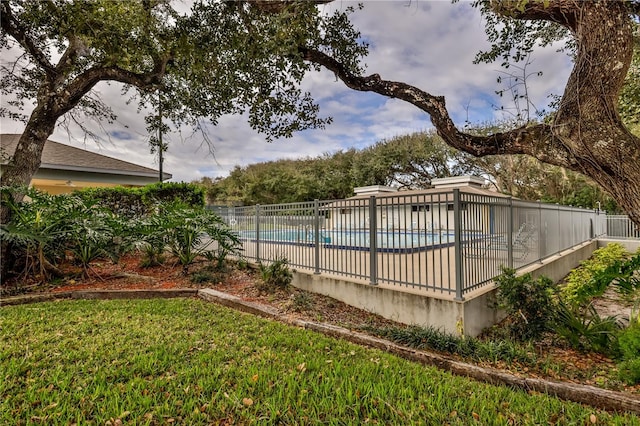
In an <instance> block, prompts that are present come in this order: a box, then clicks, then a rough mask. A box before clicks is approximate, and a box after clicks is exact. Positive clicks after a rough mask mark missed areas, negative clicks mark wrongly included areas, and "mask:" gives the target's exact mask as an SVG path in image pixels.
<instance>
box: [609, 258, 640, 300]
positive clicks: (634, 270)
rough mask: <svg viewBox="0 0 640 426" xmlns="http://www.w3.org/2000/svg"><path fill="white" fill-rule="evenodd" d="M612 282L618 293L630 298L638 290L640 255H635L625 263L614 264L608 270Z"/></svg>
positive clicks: (639, 282)
mask: <svg viewBox="0 0 640 426" xmlns="http://www.w3.org/2000/svg"><path fill="white" fill-rule="evenodd" d="M608 269H611V270H612V271H611V273H612V282H613V285H614V286H615V287H616V289H617V290H618V292H619V293H621V294H622V295H624V296H632V295H633V294H634V293H635V292H636V291H638V289H640V254H636V255H635V256H633V257H632V258H631V259H629V260H627V261H626V262H616V263H615V264H614V265H612V266H611V267H610V268H608Z"/></svg>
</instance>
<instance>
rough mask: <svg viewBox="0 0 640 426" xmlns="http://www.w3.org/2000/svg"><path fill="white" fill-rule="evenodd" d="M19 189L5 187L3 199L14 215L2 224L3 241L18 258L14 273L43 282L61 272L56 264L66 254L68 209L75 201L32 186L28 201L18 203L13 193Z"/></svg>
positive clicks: (28, 193)
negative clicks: (14, 199)
mask: <svg viewBox="0 0 640 426" xmlns="http://www.w3.org/2000/svg"><path fill="white" fill-rule="evenodd" d="M16 190H18V191H19V190H20V189H17V188H2V192H3V195H4V196H3V201H2V202H3V204H5V205H7V206H8V207H9V208H10V209H11V210H12V211H13V215H12V219H11V221H10V222H9V223H7V224H3V225H1V226H0V241H2V243H3V244H9V245H10V246H11V251H12V255H13V256H14V259H15V264H14V268H15V269H16V270H15V271H14V272H16V273H18V274H20V275H23V276H27V275H29V276H32V277H39V278H40V279H42V280H43V281H46V280H47V279H49V278H50V277H51V275H52V274H54V275H61V274H62V273H61V271H59V270H58V268H57V267H56V266H55V265H56V263H57V261H58V260H59V259H60V258H62V257H63V256H64V245H65V236H66V233H67V229H66V226H67V217H66V212H67V211H69V210H71V209H72V201H71V200H69V199H67V198H66V197H61V196H52V195H48V194H46V193H43V192H40V191H37V190H35V189H32V188H30V189H27V190H26V191H25V193H26V197H25V201H23V202H20V203H15V202H13V199H12V197H11V196H10V194H11V192H12V191H16Z"/></svg>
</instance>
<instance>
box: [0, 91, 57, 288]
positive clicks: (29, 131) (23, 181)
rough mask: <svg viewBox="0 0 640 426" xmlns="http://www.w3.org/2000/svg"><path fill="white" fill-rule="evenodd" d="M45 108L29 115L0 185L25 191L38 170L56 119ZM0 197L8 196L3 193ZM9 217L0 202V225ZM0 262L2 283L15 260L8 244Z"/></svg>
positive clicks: (16, 196)
mask: <svg viewBox="0 0 640 426" xmlns="http://www.w3.org/2000/svg"><path fill="white" fill-rule="evenodd" d="M48 105H50V102H44V106H42V105H38V106H37V107H36V108H35V109H34V111H33V113H32V114H31V117H30V118H29V122H28V123H27V126H26V128H25V130H24V132H23V133H22V136H21V137H20V140H19V141H18V145H17V146H16V150H15V153H14V155H13V157H11V160H10V161H9V164H8V165H7V167H6V168H5V170H3V172H2V177H0V186H3V187H4V186H12V187H25V188H26V187H28V186H29V184H30V183H31V179H32V177H33V175H34V174H35V173H36V172H37V171H38V168H39V167H40V163H41V161H42V150H43V149H44V145H45V143H46V141H47V139H48V138H49V136H51V134H52V133H53V131H54V129H55V124H56V121H57V120H58V117H57V116H56V115H55V114H54V113H53V112H51V109H50V108H48V107H47V106H48ZM2 196H3V197H5V196H8V195H6V194H3V195H2ZM23 198H24V192H23V191H16V192H14V193H13V201H14V202H20V201H22V199H23ZM11 218H12V210H11V209H10V208H9V206H8V205H7V203H6V202H4V201H3V202H2V203H0V220H1V222H0V223H2V224H3V225H5V224H7V223H9V222H10V221H11ZM0 259H2V265H1V266H0V281H2V280H3V279H4V277H6V276H7V273H8V272H9V270H10V269H11V267H12V266H13V264H14V260H15V259H13V257H12V255H11V249H10V246H9V244H8V243H6V242H4V241H3V242H2V244H1V247H0Z"/></svg>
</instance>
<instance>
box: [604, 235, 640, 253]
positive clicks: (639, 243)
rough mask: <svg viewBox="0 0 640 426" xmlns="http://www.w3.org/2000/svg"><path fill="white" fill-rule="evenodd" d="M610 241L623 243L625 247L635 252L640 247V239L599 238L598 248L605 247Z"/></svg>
mask: <svg viewBox="0 0 640 426" xmlns="http://www.w3.org/2000/svg"><path fill="white" fill-rule="evenodd" d="M609 243H618V244H621V245H622V246H623V247H624V248H626V249H627V250H629V251H630V252H631V253H635V252H637V251H638V249H640V240H622V239H620V240H616V239H614V238H601V239H599V240H598V248H600V247H604V246H606V245H607V244H609Z"/></svg>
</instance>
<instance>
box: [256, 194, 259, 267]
mask: <svg viewBox="0 0 640 426" xmlns="http://www.w3.org/2000/svg"><path fill="white" fill-rule="evenodd" d="M256 261H257V262H258V263H259V262H260V204H256Z"/></svg>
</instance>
